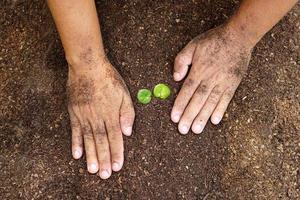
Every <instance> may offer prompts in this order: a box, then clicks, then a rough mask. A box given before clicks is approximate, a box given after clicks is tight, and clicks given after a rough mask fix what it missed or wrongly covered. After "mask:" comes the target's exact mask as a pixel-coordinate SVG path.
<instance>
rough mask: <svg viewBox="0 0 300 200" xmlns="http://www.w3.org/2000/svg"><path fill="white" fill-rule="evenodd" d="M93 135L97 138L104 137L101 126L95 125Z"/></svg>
mask: <svg viewBox="0 0 300 200" xmlns="http://www.w3.org/2000/svg"><path fill="white" fill-rule="evenodd" d="M94 134H95V135H97V136H103V135H106V130H105V127H104V126H103V125H97V126H96V128H95V131H94Z"/></svg>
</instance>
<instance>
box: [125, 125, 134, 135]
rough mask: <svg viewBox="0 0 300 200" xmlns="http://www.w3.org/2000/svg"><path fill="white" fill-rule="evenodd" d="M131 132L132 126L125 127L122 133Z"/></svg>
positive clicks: (127, 133)
mask: <svg viewBox="0 0 300 200" xmlns="http://www.w3.org/2000/svg"><path fill="white" fill-rule="evenodd" d="M131 132H132V127H126V128H125V130H124V134H125V135H127V136H129V135H131Z"/></svg>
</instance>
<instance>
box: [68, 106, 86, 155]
mask: <svg viewBox="0 0 300 200" xmlns="http://www.w3.org/2000/svg"><path fill="white" fill-rule="evenodd" d="M69 116H70V122H71V129H72V155H73V158H75V159H79V158H80V157H81V156H82V152H83V148H82V146H83V140H82V133H81V127H80V123H79V120H78V119H77V117H76V116H75V115H74V113H73V111H71V110H69Z"/></svg>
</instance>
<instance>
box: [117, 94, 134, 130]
mask: <svg viewBox="0 0 300 200" xmlns="http://www.w3.org/2000/svg"><path fill="white" fill-rule="evenodd" d="M134 117H135V112H134V108H133V105H132V101H131V98H130V96H127V95H125V96H124V98H123V102H122V105H121V109H120V123H121V129H122V132H123V134H124V135H126V136H130V135H131V133H132V127H133V122H134Z"/></svg>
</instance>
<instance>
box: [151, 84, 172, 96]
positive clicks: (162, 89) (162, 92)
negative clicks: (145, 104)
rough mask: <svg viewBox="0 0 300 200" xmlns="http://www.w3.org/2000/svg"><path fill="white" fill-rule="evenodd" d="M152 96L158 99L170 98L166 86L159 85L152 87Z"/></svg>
mask: <svg viewBox="0 0 300 200" xmlns="http://www.w3.org/2000/svg"><path fill="white" fill-rule="evenodd" d="M153 93H154V96H155V97H157V98H160V99H166V98H168V97H169V96H170V94H171V90H170V88H169V86H167V85H166V84H163V83H160V84H157V85H156V86H155V87H154V90H153Z"/></svg>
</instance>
